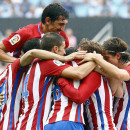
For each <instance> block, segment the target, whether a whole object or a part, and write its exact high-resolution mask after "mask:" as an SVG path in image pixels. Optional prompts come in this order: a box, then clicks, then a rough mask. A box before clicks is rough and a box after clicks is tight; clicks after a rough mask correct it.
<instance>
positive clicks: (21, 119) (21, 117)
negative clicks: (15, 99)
mask: <svg viewBox="0 0 130 130" xmlns="http://www.w3.org/2000/svg"><path fill="white" fill-rule="evenodd" d="M31 68H32V65H31V66H30V68H29V70H28V72H27V74H29V73H30V70H31ZM23 85H24V84H23ZM28 106H29V105H28V104H27V105H25V107H26V109H28ZM26 109H24V115H22V116H20V117H19V122H18V125H17V130H20V126H21V124H22V121H23V119H24V117H25V114H26V112H25V110H26Z"/></svg>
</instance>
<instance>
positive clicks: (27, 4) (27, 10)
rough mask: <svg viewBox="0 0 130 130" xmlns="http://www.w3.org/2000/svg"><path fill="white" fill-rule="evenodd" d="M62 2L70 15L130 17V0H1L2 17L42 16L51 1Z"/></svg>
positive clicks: (0, 13) (0, 16) (0, 14)
mask: <svg viewBox="0 0 130 130" xmlns="http://www.w3.org/2000/svg"><path fill="white" fill-rule="evenodd" d="M54 2H59V3H61V4H62V5H63V6H64V7H65V8H66V9H67V10H68V12H69V13H70V17H100V16H103V17H108V16H109V17H122V18H130V0H0V18H10V17H11V18H12V17H25V18H40V17H41V13H42V11H43V9H44V8H45V7H46V6H47V5H48V4H50V3H54Z"/></svg>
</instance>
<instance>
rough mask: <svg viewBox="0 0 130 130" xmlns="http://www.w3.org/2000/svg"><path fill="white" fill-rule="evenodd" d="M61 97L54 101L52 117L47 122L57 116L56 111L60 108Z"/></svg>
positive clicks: (52, 120)
mask: <svg viewBox="0 0 130 130" xmlns="http://www.w3.org/2000/svg"><path fill="white" fill-rule="evenodd" d="M60 102H61V99H59V100H58V101H57V102H54V112H53V115H52V117H51V118H50V119H49V122H55V120H56V118H57V113H58V112H59V110H60V108H61V104H60Z"/></svg>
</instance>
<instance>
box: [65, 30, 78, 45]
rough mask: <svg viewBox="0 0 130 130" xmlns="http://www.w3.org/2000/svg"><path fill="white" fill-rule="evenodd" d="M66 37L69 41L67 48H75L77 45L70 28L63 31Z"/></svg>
mask: <svg viewBox="0 0 130 130" xmlns="http://www.w3.org/2000/svg"><path fill="white" fill-rule="evenodd" d="M65 32H66V35H67V36H68V39H69V47H76V45H77V38H76V36H74V34H73V30H72V29H71V28H67V29H66V30H65Z"/></svg>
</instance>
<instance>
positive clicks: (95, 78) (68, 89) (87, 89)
mask: <svg viewBox="0 0 130 130" xmlns="http://www.w3.org/2000/svg"><path fill="white" fill-rule="evenodd" d="M100 84H101V75H100V74H98V73H96V72H91V73H90V74H89V75H88V76H87V77H86V78H84V79H83V81H82V82H81V84H80V86H79V89H75V88H74V87H73V85H71V84H70V83H69V81H68V80H66V79H64V78H60V79H59V80H58V85H59V86H60V87H61V91H62V92H63V94H64V95H65V96H66V97H69V98H70V99H71V100H72V101H74V102H76V103H77V104H81V103H83V102H85V101H86V100H87V99H88V98H89V97H90V96H91V95H92V94H93V93H94V92H95V90H96V89H97V88H98V87H100Z"/></svg>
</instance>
